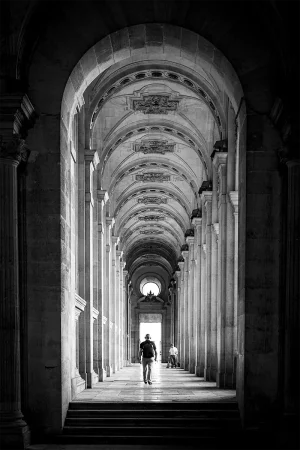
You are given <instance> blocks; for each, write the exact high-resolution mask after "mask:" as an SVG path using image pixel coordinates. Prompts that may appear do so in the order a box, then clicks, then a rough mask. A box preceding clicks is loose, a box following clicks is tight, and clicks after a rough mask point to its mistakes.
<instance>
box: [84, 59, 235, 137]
mask: <svg viewBox="0 0 300 450" xmlns="http://www.w3.org/2000/svg"><path fill="white" fill-rule="evenodd" d="M160 64H161V68H160V69H150V68H149V69H147V70H145V69H144V70H138V71H135V72H134V71H133V72H131V73H129V74H126V75H124V76H123V77H122V78H121V79H120V78H119V79H117V81H115V82H114V83H113V84H112V85H111V83H109V85H108V86H107V90H106V92H104V93H103V94H101V98H100V100H97V105H96V106H94V109H93V107H92V108H91V109H92V110H93V112H92V111H91V112H90V114H91V119H90V129H92V128H93V126H94V125H95V123H96V120H97V116H98V114H99V112H100V111H101V109H102V108H103V107H104V105H105V103H106V102H107V101H108V100H110V99H111V98H112V96H113V95H115V94H116V93H118V92H120V91H121V90H122V89H123V88H124V86H128V85H130V84H134V83H136V82H138V81H141V80H143V79H152V80H156V81H157V80H164V79H165V80H167V81H168V82H171V83H174V84H176V85H177V84H181V85H183V86H185V87H187V88H188V89H190V90H191V91H192V92H193V93H196V94H197V96H198V98H199V100H201V101H202V102H204V103H205V104H206V105H207V106H208V108H209V109H210V111H211V113H212V115H213V116H214V118H215V121H216V124H217V126H218V128H219V132H220V134H221V135H222V130H223V133H224V129H226V127H225V123H226V122H225V121H224V118H223V120H222V119H221V117H222V116H223V117H224V115H221V114H219V109H220V108H221V106H220V104H218V106H216V105H215V102H214V101H213V100H212V98H211V96H210V95H209V94H207V92H206V91H207V89H206V87H207V86H203V83H201V85H199V82H195V81H192V80H191V79H190V77H189V76H184V75H181V74H180V73H178V72H177V71H176V69H175V68H174V69H173V70H172V71H171V72H170V71H169V70H166V69H164V67H163V66H164V64H163V63H160ZM101 81H102V80H100V81H99V82H98V83H101ZM98 96H99V93H98V95H97V97H98ZM92 103H93V104H94V103H95V98H94V99H93V100H92ZM222 122H223V123H222Z"/></svg>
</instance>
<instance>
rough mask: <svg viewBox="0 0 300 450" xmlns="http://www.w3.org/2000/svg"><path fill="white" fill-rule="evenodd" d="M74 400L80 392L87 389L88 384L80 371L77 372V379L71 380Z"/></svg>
mask: <svg viewBox="0 0 300 450" xmlns="http://www.w3.org/2000/svg"><path fill="white" fill-rule="evenodd" d="M71 388H72V398H74V397H76V396H77V395H78V394H80V392H82V391H84V389H85V388H86V382H85V380H84V379H83V378H81V376H80V374H79V372H78V371H76V374H75V377H74V378H72V380H71Z"/></svg>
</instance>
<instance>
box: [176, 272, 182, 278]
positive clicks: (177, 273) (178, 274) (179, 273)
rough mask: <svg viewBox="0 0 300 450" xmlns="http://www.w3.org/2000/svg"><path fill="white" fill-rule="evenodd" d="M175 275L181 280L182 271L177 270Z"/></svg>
mask: <svg viewBox="0 0 300 450" xmlns="http://www.w3.org/2000/svg"><path fill="white" fill-rule="evenodd" d="M175 275H176V276H177V278H180V275H181V272H180V270H176V272H175Z"/></svg>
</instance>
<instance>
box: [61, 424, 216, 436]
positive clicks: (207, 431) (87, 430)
mask: <svg viewBox="0 0 300 450" xmlns="http://www.w3.org/2000/svg"><path fill="white" fill-rule="evenodd" d="M223 431H224V430H222V433H223ZM215 432H216V427H214V426H206V427H199V426H191V427H189V429H188V434H189V436H199V437H200V436H201V434H203V433H204V435H205V436H212V437H214V436H215ZM63 434H67V435H87V436H93V435H97V436H127V435H130V436H144V435H151V434H155V436H164V435H166V434H167V435H173V436H181V435H186V434H187V431H186V427H185V426H178V425H176V426H172V425H171V426H154V425H152V424H149V425H148V426H141V427H136V426H135V425H133V426H122V425H117V424H116V425H115V426H106V425H104V426H84V427H82V426H76V427H70V426H65V427H64V429H63Z"/></svg>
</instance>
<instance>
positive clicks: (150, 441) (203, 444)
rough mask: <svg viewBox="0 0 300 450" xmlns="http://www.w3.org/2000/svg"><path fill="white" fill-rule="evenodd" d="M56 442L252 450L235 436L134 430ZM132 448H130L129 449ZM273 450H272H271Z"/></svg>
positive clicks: (69, 436) (75, 436) (82, 436)
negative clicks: (129, 432) (139, 432)
mask: <svg viewBox="0 0 300 450" xmlns="http://www.w3.org/2000/svg"><path fill="white" fill-rule="evenodd" d="M58 442H59V443H60V444H70V445H72V444H76V445H85V446H87V445H105V444H109V445H114V444H115V445H130V448H132V449H134V445H145V444H147V445H148V446H149V445H151V446H153V448H155V446H156V445H159V446H161V445H168V446H170V448H176V447H180V448H182V449H184V450H187V449H190V448H193V449H197V450H201V449H203V450H208V449H214V450H227V449H228V450H233V449H235V450H241V449H249V450H253V449H254V448H256V447H254V445H253V441H251V442H250V441H249V442H248V443H247V442H246V443H244V445H243V446H242V445H241V440H240V438H239V436H238V435H237V434H235V435H232V434H231V435H230V436H228V437H225V436H220V435H218V436H217V435H216V434H215V435H214V436H213V435H204V434H202V435H201V436H199V435H196V436H193V435H190V434H187V433H186V432H185V433H183V434H182V435H174V434H173V432H170V433H165V434H163V435H160V436H158V435H156V434H155V433H153V432H151V434H143V435H142V436H137V435H136V434H135V430H133V434H131V435H130V434H125V435H118V436H117V435H115V434H113V435H110V436H109V435H107V436H103V435H85V434H83V435H80V434H78V435H68V434H64V435H61V436H59V439H58ZM131 446H132V447H131ZM273 450H274V449H273Z"/></svg>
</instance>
